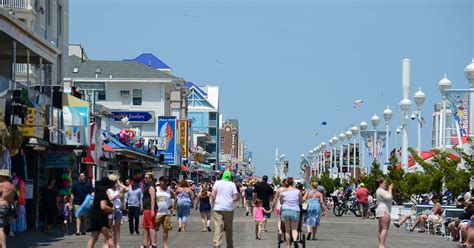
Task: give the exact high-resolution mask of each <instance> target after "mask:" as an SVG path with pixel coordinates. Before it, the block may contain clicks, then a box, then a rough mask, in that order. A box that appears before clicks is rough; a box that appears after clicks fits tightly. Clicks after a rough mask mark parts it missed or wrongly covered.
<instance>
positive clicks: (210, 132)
mask: <svg viewBox="0 0 474 248" xmlns="http://www.w3.org/2000/svg"><path fill="white" fill-rule="evenodd" d="M209 135H211V136H216V135H217V131H216V129H215V128H209Z"/></svg>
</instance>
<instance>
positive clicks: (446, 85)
mask: <svg viewBox="0 0 474 248" xmlns="http://www.w3.org/2000/svg"><path fill="white" fill-rule="evenodd" d="M452 85H453V84H452V83H451V80H449V79H448V78H447V76H446V74H444V77H443V78H442V79H441V80H439V83H438V88H439V91H440V92H441V94H443V92H444V91H445V90H449V89H451V86H452Z"/></svg>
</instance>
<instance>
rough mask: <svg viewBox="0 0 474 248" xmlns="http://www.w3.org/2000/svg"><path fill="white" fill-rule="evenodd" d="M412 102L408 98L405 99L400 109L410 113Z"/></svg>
mask: <svg viewBox="0 0 474 248" xmlns="http://www.w3.org/2000/svg"><path fill="white" fill-rule="evenodd" d="M411 105H412V103H411V101H410V99H408V98H405V99H403V100H402V101H400V109H401V110H403V111H409V110H410V108H411Z"/></svg>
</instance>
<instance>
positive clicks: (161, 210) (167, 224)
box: [155, 176, 178, 248]
mask: <svg viewBox="0 0 474 248" xmlns="http://www.w3.org/2000/svg"><path fill="white" fill-rule="evenodd" d="M158 182H159V183H160V185H159V186H158V187H157V188H156V205H157V213H156V217H155V227H156V230H157V231H158V230H160V227H161V226H162V227H163V247H164V248H168V233H169V231H170V230H171V228H172V226H171V211H170V210H171V209H172V208H176V203H177V202H178V201H177V197H176V194H175V193H174V192H173V191H172V190H171V189H170V188H169V187H168V185H167V183H166V182H167V181H166V177H163V176H162V177H160V178H159V179H158ZM172 200H174V203H173V201H172Z"/></svg>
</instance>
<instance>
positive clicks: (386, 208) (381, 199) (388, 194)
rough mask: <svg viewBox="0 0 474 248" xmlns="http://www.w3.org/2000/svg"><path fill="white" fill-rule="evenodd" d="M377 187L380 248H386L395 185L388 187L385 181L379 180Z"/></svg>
mask: <svg viewBox="0 0 474 248" xmlns="http://www.w3.org/2000/svg"><path fill="white" fill-rule="evenodd" d="M375 186H376V187H377V191H376V192H375V197H376V199H377V202H378V206H377V210H376V211H375V216H376V217H377V218H378V219H379V230H378V231H379V233H378V239H379V248H385V239H386V238H387V234H388V227H389V226H390V212H391V210H392V201H393V196H392V189H393V185H392V184H390V185H389V186H388V187H387V183H386V182H385V180H384V179H378V180H377V181H376V182H375ZM387 188H388V191H387Z"/></svg>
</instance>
